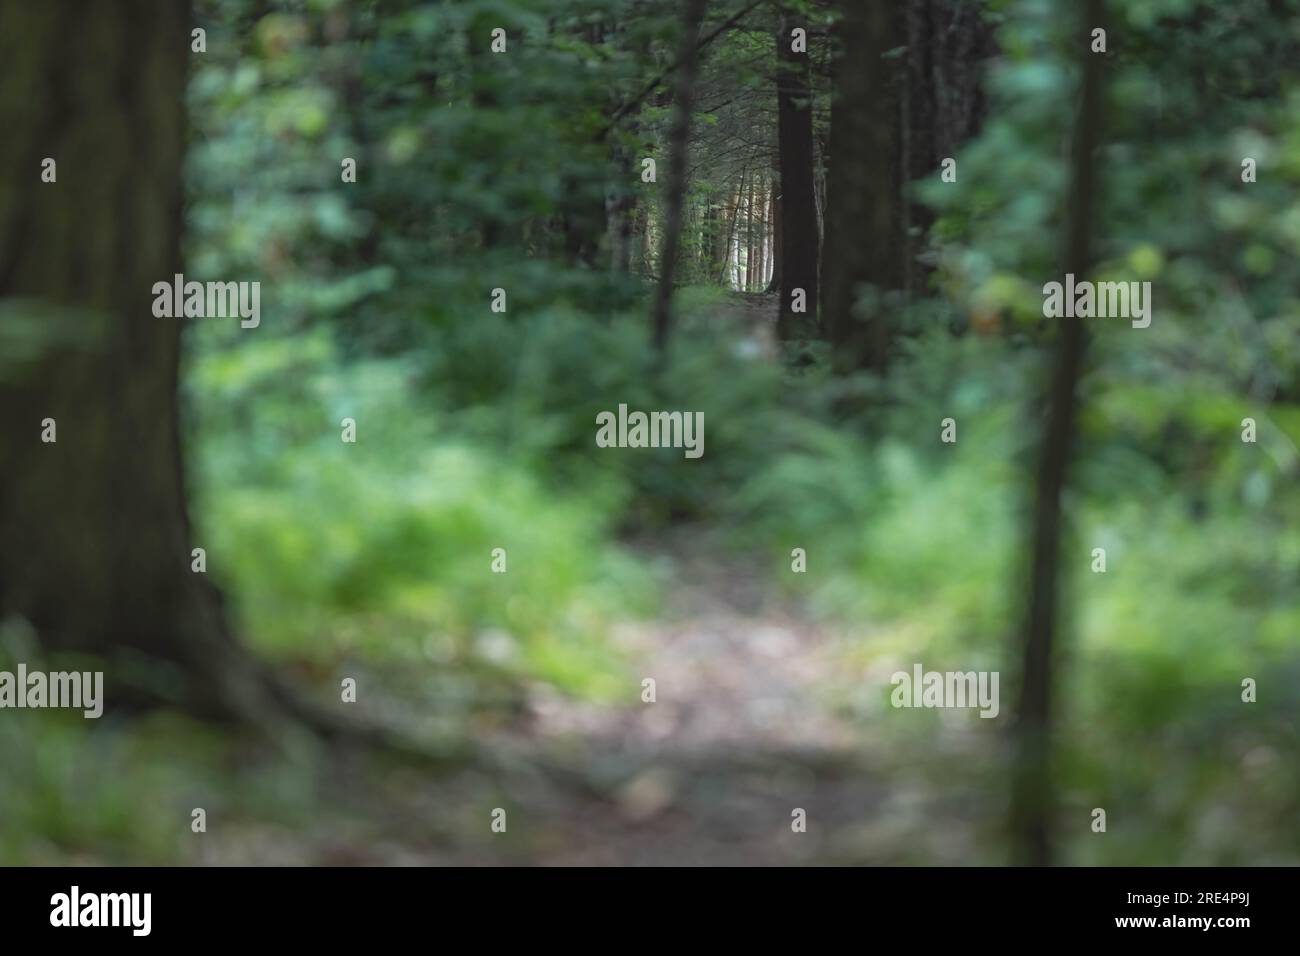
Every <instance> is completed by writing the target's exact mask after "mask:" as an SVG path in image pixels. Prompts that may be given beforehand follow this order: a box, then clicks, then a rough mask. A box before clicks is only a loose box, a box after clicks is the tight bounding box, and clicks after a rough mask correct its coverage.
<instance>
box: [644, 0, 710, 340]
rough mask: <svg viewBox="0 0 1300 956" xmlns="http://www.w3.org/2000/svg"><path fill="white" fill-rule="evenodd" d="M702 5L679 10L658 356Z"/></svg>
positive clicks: (672, 269)
mask: <svg viewBox="0 0 1300 956" xmlns="http://www.w3.org/2000/svg"><path fill="white" fill-rule="evenodd" d="M704 4H705V0H685V5H684V7H683V9H682V55H681V67H680V69H679V70H678V71H677V95H676V97H675V99H676V102H675V103H674V104H673V109H674V112H673V126H672V130H671V131H670V132H669V137H668V149H669V156H668V161H669V170H668V212H667V216H666V219H667V223H666V227H665V233H664V243H663V256H662V258H661V262H660V266H659V287H658V289H657V290H656V295H655V311H654V345H655V348H656V350H658V352H659V353H660V354H661V355H662V354H664V353H665V352H666V351H667V349H668V336H669V333H670V332H671V329H672V302H673V279H674V276H675V274H676V269H677V254H678V247H679V246H680V245H681V239H682V204H683V203H684V202H685V199H686V149H687V146H688V145H689V143H688V141H689V139H690V134H691V111H692V108H693V105H694V100H695V70H696V66H697V65H698V63H699V40H700V23H701V21H703V19H704Z"/></svg>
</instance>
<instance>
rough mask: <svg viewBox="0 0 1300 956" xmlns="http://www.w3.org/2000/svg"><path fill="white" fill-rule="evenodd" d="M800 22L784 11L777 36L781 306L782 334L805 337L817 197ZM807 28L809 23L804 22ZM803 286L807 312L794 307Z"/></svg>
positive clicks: (809, 328)
mask: <svg viewBox="0 0 1300 956" xmlns="http://www.w3.org/2000/svg"><path fill="white" fill-rule="evenodd" d="M799 25H801V24H800V22H799V21H796V20H795V19H794V18H793V17H792V16H791V15H790V14H789V13H788V12H787V11H783V12H782V16H781V23H780V29H779V30H778V31H777V34H776V51H777V80H776V110H777V149H778V152H779V153H780V156H781V213H782V217H781V220H782V221H781V226H782V230H783V232H784V237H783V241H782V253H783V256H784V260H783V262H782V268H781V306H780V313H779V316H778V319H777V335H778V336H779V337H781V338H783V339H791V338H798V337H806V336H809V335H811V334H812V332H813V331H814V329H815V328H816V323H817V200H816V197H815V195H814V192H813V134H812V103H811V91H810V89H809V83H808V55H807V54H806V53H795V52H793V50H792V45H791V35H790V34H791V30H792V29H793V28H794V27H795V26H799ZM803 25H805V26H806V24H803ZM796 289H802V290H803V293H804V305H805V312H804V313H802V314H799V313H796V312H795V311H794V309H793V304H794V293H795V290H796Z"/></svg>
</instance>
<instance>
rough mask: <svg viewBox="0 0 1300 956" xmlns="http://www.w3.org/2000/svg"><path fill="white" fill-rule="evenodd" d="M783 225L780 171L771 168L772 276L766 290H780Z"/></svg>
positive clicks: (782, 258)
mask: <svg viewBox="0 0 1300 956" xmlns="http://www.w3.org/2000/svg"><path fill="white" fill-rule="evenodd" d="M784 228H785V227H784V226H783V225H782V217H781V173H780V171H779V170H778V169H776V168H775V167H773V169H772V278H771V279H769V280H768V283H767V290H766V291H768V292H780V291H781V263H782V261H783V260H784V256H783V254H782V249H783V248H784V246H785V237H784V235H783V234H782V231H783V229H784Z"/></svg>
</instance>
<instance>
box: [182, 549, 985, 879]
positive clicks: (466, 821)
mask: <svg viewBox="0 0 1300 956" xmlns="http://www.w3.org/2000/svg"><path fill="white" fill-rule="evenodd" d="M680 540H681V542H682V545H684V544H685V542H686V541H687V540H695V543H697V544H698V541H697V540H696V539H691V538H690V537H689V533H687V534H684V535H682V536H681V538H680ZM647 557H649V558H651V559H653V560H656V561H658V562H659V563H661V564H662V565H665V566H667V567H669V568H671V572H670V574H671V577H672V587H670V588H668V589H667V593H670V594H672V595H674V600H673V604H672V605H671V606H669V607H666V608H665V609H664V612H663V614H662V615H661V616H660V617H659V619H657V620H653V621H636V622H627V623H625V624H624V625H620V626H619V627H617V628H616V629H615V630H614V632H613V633H612V634H611V635H610V639H611V641H613V642H614V643H615V644H616V646H617V647H618V649H619V650H620V651H621V652H622V653H623V655H624V656H625V657H626V658H627V659H629V660H631V661H633V662H634V664H633V668H634V673H636V674H639V675H642V677H638V679H637V685H638V687H639V685H640V680H641V679H642V678H643V677H651V678H653V679H654V680H655V682H656V688H655V690H656V700H655V701H654V702H653V703H647V702H643V701H642V700H641V699H640V696H639V694H632V695H629V698H628V701H629V702H627V703H624V704H622V705H619V706H600V705H596V704H592V703H590V702H586V701H582V700H577V699H573V698H570V697H566V696H561V695H559V694H557V693H555V692H554V691H553V690H550V689H549V688H547V687H545V686H537V687H535V688H529V689H528V690H527V691H526V692H525V698H524V702H523V706H522V707H521V708H519V712H518V714H517V716H516V717H515V718H514V719H513V720H512V721H510V723H509V725H508V726H507V727H505V728H499V729H496V730H494V731H492V732H491V733H489V734H486V735H485V736H484V737H483V738H482V739H481V740H479V743H480V744H481V745H482V746H484V747H487V748H490V749H494V750H497V749H499V750H500V752H502V753H506V754H517V755H519V758H518V759H517V760H516V761H515V762H513V763H510V762H507V763H506V764H505V766H506V767H508V768H509V767H513V769H507V770H506V771H505V772H504V773H501V774H498V775H496V776H494V777H492V778H490V779H489V778H488V777H486V776H484V775H482V774H480V773H470V772H464V773H455V774H450V775H447V776H441V777H431V776H429V774H428V773H427V772H425V773H422V772H421V771H418V770H415V769H413V768H410V767H405V766H399V767H393V766H390V765H388V764H387V763H386V762H385V761H383V760H380V759H377V758H375V757H374V756H367V755H357V754H353V755H347V756H336V757H335V758H333V759H331V760H330V761H328V762H327V766H325V767H323V768H322V771H321V777H320V779H319V780H318V787H319V789H320V790H321V791H323V793H324V794H325V795H326V797H325V798H324V799H322V800H321V801H320V803H319V806H318V807H316V808H315V809H314V810H313V811H312V813H311V814H310V816H311V819H310V820H299V821H298V824H297V825H295V826H291V827H284V826H274V825H268V824H267V823H266V822H265V821H260V822H253V821H252V820H246V821H244V823H242V824H236V825H235V826H234V828H233V830H232V829H231V828H229V827H223V828H222V829H223V830H224V835H223V836H221V837H219V838H217V837H216V834H215V832H214V833H212V834H210V835H205V836H201V837H200V838H199V839H200V841H201V842H202V844H204V845H203V846H202V847H201V848H200V852H199V860H198V861H201V862H205V863H210V864H211V863H216V864H225V863H231V864H233V863H240V864H247V863H258V864H261V863H285V864H297V863H312V864H363V865H382V864H399V865H404V864H405V865H428V864H461V865H480V864H508V863H516V864H518V863H525V864H550V865H602V864H603V865H614V864H623V865H626V864H641V865H697V864H706V865H707V864H712V865H771V864H783V863H788V864H800V863H803V864H806V863H818V864H861V863H876V864H883V863H908V862H917V861H921V860H924V861H926V862H930V863H938V862H960V861H961V860H962V859H963V858H966V859H970V858H971V855H972V852H971V851H972V850H973V846H972V842H971V841H972V840H973V839H974V838H975V836H974V834H975V831H976V829H977V827H976V822H977V821H976V819H975V816H974V815H975V814H978V813H980V812H981V808H980V803H981V801H980V800H978V799H970V798H968V797H966V796H963V792H964V791H969V790H971V788H968V787H964V786H962V784H961V780H962V777H963V775H964V774H965V773H967V772H969V771H970V770H971V768H972V767H973V766H974V765H976V764H978V763H980V761H978V760H974V759H972V754H971V753H970V751H969V744H970V742H969V741H966V742H964V743H963V742H962V741H960V739H957V741H956V743H955V749H954V750H953V751H952V752H949V753H947V754H940V753H936V752H934V749H933V748H932V747H931V748H927V751H928V752H927V753H926V755H925V756H924V759H920V758H919V755H916V754H913V753H909V752H906V750H905V748H900V747H899V746H898V745H897V744H896V743H895V744H894V745H887V744H885V743H883V740H884V739H885V737H884V735H882V734H881V733H880V732H879V731H880V729H881V728H879V727H877V726H875V725H874V724H873V717H872V716H871V715H872V714H873V713H876V714H878V713H879V710H878V703H877V702H875V701H874V699H872V698H870V695H869V694H868V693H867V691H866V690H865V686H866V685H865V682H864V676H863V673H862V668H861V666H860V665H859V666H857V667H856V668H855V667H854V666H852V665H851V664H850V663H849V662H850V661H851V657H850V656H849V654H848V647H849V641H848V637H849V635H847V634H844V633H839V632H837V631H835V630H833V629H832V628H831V627H829V626H827V625H823V624H820V623H818V622H816V621H815V620H814V619H813V618H812V617H811V616H810V615H809V614H808V612H807V609H806V608H803V607H801V606H799V605H798V604H797V603H792V602H791V601H790V600H789V599H786V598H784V597H777V596H774V595H773V594H771V593H769V592H766V591H765V589H764V588H763V587H762V585H761V583H760V581H761V578H760V577H759V576H758V575H757V574H756V573H755V572H754V569H752V568H745V567H741V566H738V565H737V564H736V562H735V561H734V559H733V560H731V561H719V560H717V559H716V557H715V556H714V555H711V554H708V553H696V552H695V550H694V549H687V548H686V547H684V546H681V545H677V544H667V545H665V544H664V542H662V541H661V542H658V543H656V544H655V546H654V547H653V549H652V551H651V552H650V553H648V554H647ZM872 683H873V685H878V683H879V682H877V681H873V682H872ZM877 696H878V695H877ZM869 699H870V701H871V706H868V703H867V701H868V700H869ZM873 708H874V709H873ZM880 719H881V718H880V717H878V716H877V717H875V718H874V720H875V721H879V720H880ZM550 760H554V761H556V762H557V763H558V764H559V765H562V766H565V767H569V768H574V769H575V770H576V772H577V774H578V776H579V777H580V779H581V786H579V787H574V786H572V784H571V783H569V782H557V779H556V778H555V777H553V776H551V775H548V774H544V773H541V772H539V770H538V766H539V762H545V761H550ZM954 768H958V769H954ZM940 780H942V781H943V785H942V786H939V785H937V784H938V782H939V781H940ZM941 795H942V796H941ZM495 807H502V808H505V809H506V811H507V829H506V832H505V833H503V834H496V833H492V832H491V829H490V819H491V813H492V809H493V808H495ZM796 809H802V810H803V811H805V813H806V818H807V824H806V832H795V831H794V829H793V827H792V822H793V820H794V815H793V814H794V811H795V810H796ZM983 809H984V810H985V811H987V810H988V809H989V808H987V807H984V808H983ZM232 822H233V821H232ZM196 862H197V861H196Z"/></svg>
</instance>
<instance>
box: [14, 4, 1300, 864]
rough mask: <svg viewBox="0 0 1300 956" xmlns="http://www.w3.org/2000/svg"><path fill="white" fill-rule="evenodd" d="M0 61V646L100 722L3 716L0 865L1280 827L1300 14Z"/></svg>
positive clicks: (1291, 604) (751, 10)
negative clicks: (902, 705) (229, 289)
mask: <svg viewBox="0 0 1300 956" xmlns="http://www.w3.org/2000/svg"><path fill="white" fill-rule="evenodd" d="M196 28H197V29H201V30H202V31H203V33H202V34H201V37H202V44H201V45H202V49H201V50H196V49H195V47H196V46H198V45H199V41H198V40H196V37H195V34H194V33H193V32H192V31H193V30H195V29H196ZM1097 28H1101V29H1104V30H1105V48H1104V51H1102V50H1100V49H1094V47H1095V44H1096V40H1095V37H1094V33H1093V31H1094V30H1095V29H1097ZM498 30H500V31H504V34H499V33H494V31H498ZM799 31H802V32H799ZM502 36H503V37H504V43H505V48H504V50H500V49H494V42H497V41H494V38H500V37H502ZM498 45H499V43H498ZM0 64H3V68H2V69H3V73H2V74H0V118H2V119H3V125H4V135H3V137H0V420H2V424H3V431H2V433H0V434H2V437H0V530H2V532H3V545H2V547H0V669H7V670H12V669H14V667H15V666H16V664H17V662H26V664H27V666H28V667H29V668H36V667H39V666H44V667H47V668H49V669H61V668H68V667H79V668H86V669H91V668H97V669H102V670H103V671H104V672H105V675H106V682H107V688H106V692H107V707H108V710H107V712H106V714H105V716H104V717H103V718H102V719H100V720H99V721H88V720H83V719H82V718H81V717H80V715H79V714H70V713H61V712H55V711H14V710H4V711H0V862H5V863H28V864H30V863H56V862H74V863H81V862H86V863H89V862H113V863H157V862H161V863H175V862H178V863H250V862H251V863H449V862H458V863H467V862H468V863H485V862H493V863H495V862H529V863H616V864H627V863H677V864H681V863H693V862H701V863H855V864H856V863H876V864H881V863H885V864H893V863H930V864H933V863H941V864H947V863H958V864H969V863H1002V862H1028V863H1074V864H1113V865H1122V864H1191V863H1196V864H1258V863H1291V864H1294V863H1296V862H1297V861H1300V825H1298V824H1297V821H1300V786H1298V785H1300V761H1298V760H1297V757H1298V756H1300V739H1298V736H1297V727H1298V724H1297V719H1298V718H1300V536H1297V533H1296V528H1297V522H1298V521H1300V493H1298V492H1297V483H1296V478H1297V475H1298V474H1300V451H1298V449H1297V441H1300V377H1298V376H1297V371H1298V367H1300V349H1298V348H1297V345H1298V344H1300V294H1298V292H1297V289H1298V286H1297V280H1300V267H1298V264H1297V263H1298V259H1297V257H1298V256H1300V197H1298V196H1297V191H1296V187H1297V184H1300V77H1298V76H1297V69H1298V68H1300V4H1298V3H1296V2H1293V0H1234V2H1232V3H1214V2H1201V0H1143V2H1140V3H1123V4H1121V3H1113V2H1112V3H1102V2H1101V0H1083V2H1078V3H1052V2H1047V0H912V2H907V3H903V2H866V0H856V2H855V0H789V2H777V0H758V2H746V0H716V2H704V0H566V2H563V3H560V2H554V0H550V2H548V0H465V2H455V3H451V2H419V0H369V2H351V3H349V2H342V0H296V2H295V0H285V2H271V0H195V2H194V3H193V4H192V6H191V5H190V4H188V3H184V2H174V3H170V2H169V3H148V2H143V0H114V2H96V3H82V2H74V0H43V2H41V3H30V2H26V0H0ZM46 157H51V158H54V159H55V160H56V161H57V180H56V181H54V182H45V181H42V160H43V159H44V158H46ZM347 160H352V161H353V162H354V163H355V181H354V182H353V181H345V180H347V179H348V177H347V176H345V174H344V173H345V168H346V165H347V164H346V162H345V161H347ZM647 160H653V176H651V175H650V166H649V165H648V164H647V163H646V161H647ZM947 160H952V161H953V162H952V163H947V162H946V161H947ZM1246 160H1250V163H1249V164H1247V163H1246ZM1247 166H1249V168H1250V170H1251V171H1252V172H1251V174H1246V173H1245V170H1246V167H1247ZM945 170H946V171H948V175H945ZM1067 272H1073V273H1075V274H1076V275H1078V276H1080V277H1083V276H1085V275H1086V276H1089V277H1092V278H1094V279H1098V280H1113V281H1126V282H1127V281H1146V282H1150V283H1151V288H1152V290H1153V292H1152V295H1153V312H1152V314H1153V321H1152V324H1151V326H1150V327H1149V328H1147V329H1134V328H1132V327H1131V326H1130V324H1129V322H1128V321H1127V320H1123V319H1082V320H1080V319H1073V320H1071V319H1045V318H1044V317H1043V293H1042V287H1043V285H1044V283H1046V282H1049V281H1060V280H1061V279H1062V278H1063V276H1064V275H1065V273H1067ZM174 273H184V275H185V277H186V278H187V279H191V280H198V281H209V280H213V281H258V282H260V283H261V323H260V325H259V326H258V327H257V328H255V329H243V328H241V327H240V324H239V322H238V321H237V320H236V319H221V318H196V319H186V320H176V319H160V318H155V317H154V314H153V312H152V305H151V303H152V295H151V291H150V290H151V288H152V286H153V284H154V283H155V282H158V281H170V279H171V277H172V276H173V274H174ZM495 290H504V309H500V308H494V303H495V304H497V305H498V306H500V304H501V303H502V298H501V297H500V296H499V295H498V293H497V292H496V291H495ZM800 306H801V307H800ZM620 403H624V404H627V405H628V406H629V407H630V408H632V409H641V410H659V409H663V410H682V411H701V412H703V413H704V422H705V453H704V456H703V457H702V458H700V459H698V460H691V459H686V458H684V457H683V455H682V453H681V450H680V449H634V448H619V449H609V448H598V447H597V446H596V444H595V431H596V427H595V421H596V415H597V414H598V413H599V412H601V411H605V410H615V409H617V407H618V405H619V404H620ZM46 418H53V419H55V420H56V422H57V442H55V443H47V442H43V441H42V439H41V436H42V429H43V426H42V421H43V420H44V419H46ZM345 418H349V419H352V420H353V421H354V422H355V428H356V441H355V443H348V442H344V441H342V440H341V431H342V428H343V424H342V423H343V420H344V419H345ZM947 419H951V420H952V422H953V426H954V427H955V430H956V441H955V442H947V441H944V440H942V435H943V429H944V422H945V420H947ZM1246 419H1250V420H1251V421H1252V422H1253V427H1254V429H1255V431H1256V440H1255V441H1253V442H1250V441H1243V430H1244V429H1245V428H1246V427H1247V426H1246V425H1245V420H1246ZM198 547H201V548H203V549H204V552H205V556H206V570H205V571H204V572H203V573H196V572H195V571H194V570H193V561H192V554H193V549H194V548H198ZM498 548H500V549H504V552H505V555H506V558H505V560H506V561H507V562H508V564H507V570H506V571H505V573H495V572H494V571H493V561H494V549H498ZM1097 548H1102V549H1105V552H1106V569H1105V571H1104V573H1101V572H1099V571H1098V570H1096V568H1097V565H1096V559H1095V555H1094V549H1097ZM795 549H802V551H803V553H804V554H805V555H806V571H802V572H798V571H795V570H793V569H792V568H793V562H794V561H795V557H794V552H795ZM917 662H919V663H921V664H923V665H924V666H925V667H926V668H927V669H930V670H954V671H970V670H987V671H998V672H999V673H1000V674H1001V677H1002V683H1001V713H1000V715H999V716H998V718H996V719H993V720H984V719H980V718H979V717H978V716H977V715H976V714H975V713H973V712H971V711H968V710H956V711H953V710H906V709H895V708H893V707H891V706H890V702H889V698H890V691H891V689H892V688H891V685H890V683H889V678H890V675H891V674H892V673H893V672H895V671H897V670H908V671H910V669H911V667H912V665H913V664H914V663H917ZM647 678H652V679H654V681H655V686H656V700H655V702H654V703H647V702H644V701H643V699H642V694H643V681H644V680H645V679H647ZM1248 678H1249V679H1251V680H1253V681H1255V682H1256V685H1257V694H1258V697H1257V700H1256V701H1254V702H1250V703H1246V702H1244V701H1243V699H1242V694H1243V691H1242V684H1243V681H1244V680H1246V679H1248ZM345 679H351V680H354V681H355V682H356V690H357V694H356V701H355V703H352V702H344V701H343V700H342V699H341V693H340V687H341V684H342V682H343V681H344V680H345ZM196 808H202V809H204V811H205V814H206V832H200V833H196V832H194V831H193V829H192V826H191V823H192V819H193V811H194V810H195V809H196ZM496 808H501V809H504V810H505V811H506V813H507V816H508V821H509V823H508V828H507V830H506V832H505V833H495V832H493V831H492V830H491V828H490V827H491V823H492V812H493V810H494V809H496ZM796 808H801V809H804V810H805V811H806V813H807V819H808V826H807V832H806V833H796V832H793V831H792V828H791V819H792V817H791V814H792V811H793V810H795V809H796ZM1095 808H1102V809H1104V810H1105V811H1106V814H1107V831H1106V832H1105V833H1098V832H1094V830H1093V826H1092V825H1093V821H1094V814H1093V811H1094V809H1095Z"/></svg>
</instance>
